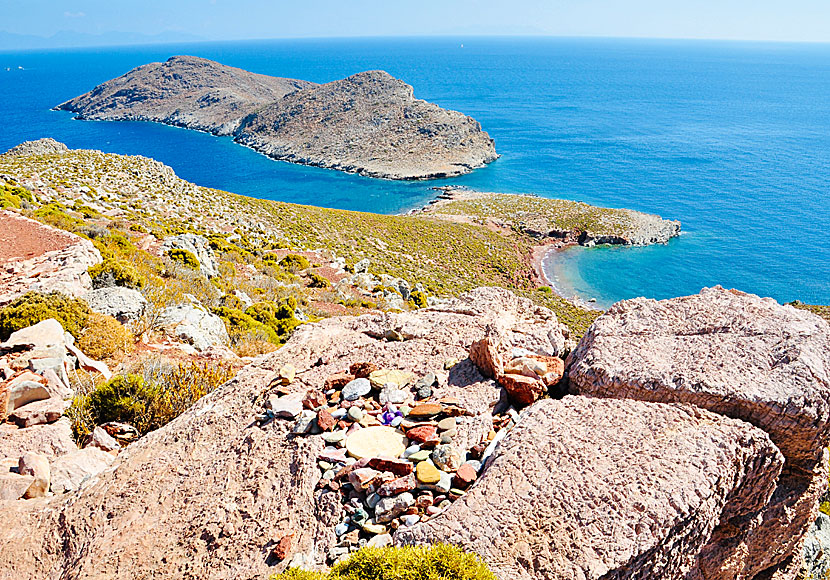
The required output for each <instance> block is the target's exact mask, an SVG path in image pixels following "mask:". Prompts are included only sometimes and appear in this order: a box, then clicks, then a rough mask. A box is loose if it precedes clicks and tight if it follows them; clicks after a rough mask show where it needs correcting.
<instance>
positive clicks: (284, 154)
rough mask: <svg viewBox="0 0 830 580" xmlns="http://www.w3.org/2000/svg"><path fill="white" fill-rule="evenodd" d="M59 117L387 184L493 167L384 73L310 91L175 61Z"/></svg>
mask: <svg viewBox="0 0 830 580" xmlns="http://www.w3.org/2000/svg"><path fill="white" fill-rule="evenodd" d="M56 108H57V109H61V110H66V111H72V112H74V113H77V114H78V118H79V119H94V120H109V121H123V120H131V121H156V122H160V123H166V124H169V125H176V126H180V127H186V128H191V129H198V130H201V131H209V132H211V133H215V134H217V135H231V134H233V135H235V139H236V140H237V141H238V142H239V143H242V144H244V145H246V146H248V147H252V148H253V149H256V150H257V151H260V152H262V153H264V154H266V155H268V156H270V157H273V158H275V159H279V160H283V161H290V162H292V163H301V164H304V165H314V166H318V167H327V168H331V169H337V170H340V171H346V172H349V173H359V174H361V175H366V176H369V177H381V178H386V179H430V178H438V177H449V176H454V175H461V174H464V173H469V172H470V171H472V170H473V169H476V168H478V167H482V166H484V165H485V164H486V163H489V162H491V161H494V160H495V159H496V158H497V155H496V150H495V146H494V144H493V140H492V139H490V137H489V136H488V135H487V133H485V132H484V131H482V129H481V125H479V124H478V123H477V122H476V121H475V120H474V119H472V118H470V117H468V116H466V115H464V114H462V113H458V112H456V111H449V110H446V109H442V108H441V107H439V106H437V105H434V104H432V103H428V102H426V101H422V100H419V99H416V98H415V97H414V96H413V89H412V87H411V86H409V85H407V84H406V83H404V82H403V81H400V80H398V79H395V78H393V77H392V76H390V75H389V74H387V73H385V72H383V71H368V72H364V73H359V74H356V75H353V76H350V77H348V78H346V79H343V80H339V81H334V82H331V83H327V84H324V85H315V84H314V83H310V82H305V81H297V80H293V79H282V78H276V77H269V76H265V75H258V74H254V73H249V72H247V71H243V70H240V69H236V68H233V67H228V66H225V65H222V64H219V63H217V62H213V61H209V60H206V59H202V58H197V57H192V56H175V57H172V58H170V59H169V60H167V62H164V63H151V64H147V65H143V66H140V67H138V68H136V69H133V70H132V71H130V72H128V73H127V74H125V75H123V76H121V77H118V78H116V79H113V80H110V81H107V82H106V83H103V84H101V85H99V86H98V87H96V88H94V89H93V90H92V91H90V92H89V93H86V94H84V95H81V96H79V97H76V98H74V99H71V100H69V101H66V102H65V103H62V104H60V105H58V106H57V107H56Z"/></svg>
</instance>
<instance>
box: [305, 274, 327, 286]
mask: <svg viewBox="0 0 830 580" xmlns="http://www.w3.org/2000/svg"><path fill="white" fill-rule="evenodd" d="M308 278H309V283H308V287H309V288H328V287H329V286H331V284H330V283H329V281H328V280H327V279H326V278H323V277H322V276H321V275H320V274H318V273H317V272H309V274H308Z"/></svg>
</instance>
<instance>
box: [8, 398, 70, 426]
mask: <svg viewBox="0 0 830 580" xmlns="http://www.w3.org/2000/svg"><path fill="white" fill-rule="evenodd" d="M70 404H71V401H66V400H64V399H59V398H57V397H50V398H48V399H44V400H42V401H35V402H34V403H28V404H26V405H24V406H22V407H19V408H17V409H15V410H14V411H13V412H12V413H10V414H9V419H10V420H11V421H12V422H13V423H14V424H15V425H17V426H18V427H21V428H26V427H31V426H33V425H45V424H47V423H54V422H55V421H57V420H58V419H60V418H61V416H62V415H63V414H64V412H65V411H66V410H67V409H68V408H69V405H70Z"/></svg>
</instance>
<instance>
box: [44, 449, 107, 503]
mask: <svg viewBox="0 0 830 580" xmlns="http://www.w3.org/2000/svg"><path fill="white" fill-rule="evenodd" d="M113 459H114V458H113V456H112V455H110V454H109V453H107V452H106V451H104V450H102V449H99V448H98V447H84V448H83V449H80V450H78V451H74V452H73V453H69V454H67V455H62V456H60V457H58V458H57V459H56V460H55V461H54V463H52V491H53V492H54V493H66V492H68V491H75V490H76V489H78V488H80V487H81V484H82V483H83V482H84V481H86V480H87V479H89V478H90V477H93V476H95V475H97V474H99V473H101V472H102V471H103V470H105V469H106V468H107V467H109V465H110V463H112V461H113Z"/></svg>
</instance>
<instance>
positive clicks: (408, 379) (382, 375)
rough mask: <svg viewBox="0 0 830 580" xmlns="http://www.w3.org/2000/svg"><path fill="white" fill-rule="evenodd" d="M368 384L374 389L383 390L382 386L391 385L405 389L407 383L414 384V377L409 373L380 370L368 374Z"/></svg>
mask: <svg viewBox="0 0 830 580" xmlns="http://www.w3.org/2000/svg"><path fill="white" fill-rule="evenodd" d="M369 382H370V383H372V386H373V387H375V388H376V389H381V388H383V385H388V384H390V383H391V384H393V385H398V387H405V386H406V385H408V384H409V383H413V382H415V375H414V374H413V373H411V372H409V371H399V370H396V369H381V370H377V371H373V372H372V373H370V374H369Z"/></svg>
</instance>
